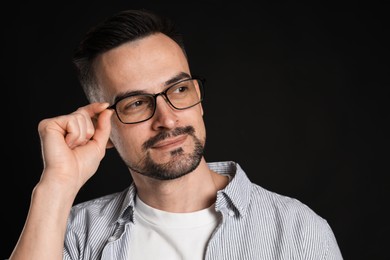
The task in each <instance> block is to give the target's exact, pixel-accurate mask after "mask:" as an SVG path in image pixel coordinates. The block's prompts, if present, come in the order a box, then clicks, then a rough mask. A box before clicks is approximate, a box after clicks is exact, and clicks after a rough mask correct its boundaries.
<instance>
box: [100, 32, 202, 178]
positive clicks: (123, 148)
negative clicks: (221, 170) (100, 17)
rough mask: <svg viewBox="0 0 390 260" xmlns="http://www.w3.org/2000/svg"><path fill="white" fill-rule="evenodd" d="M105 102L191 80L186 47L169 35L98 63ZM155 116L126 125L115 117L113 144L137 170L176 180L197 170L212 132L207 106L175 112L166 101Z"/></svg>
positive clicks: (128, 45)
mask: <svg viewBox="0 0 390 260" xmlns="http://www.w3.org/2000/svg"><path fill="white" fill-rule="evenodd" d="M94 68H95V70H96V75H97V79H98V83H99V85H100V86H101V87H102V96H103V98H104V100H106V101H108V102H110V103H111V104H112V103H113V102H114V100H115V98H116V97H117V96H120V95H123V94H126V93H130V92H133V91H137V92H143V93H150V94H155V93H159V92H161V91H163V90H165V89H166V88H167V87H169V86H171V85H172V84H173V83H175V82H178V81H180V80H183V79H186V78H189V77H190V70H189V66H188V62H187V59H186V57H185V56H184V53H183V51H182V50H181V48H180V47H179V46H178V45H177V44H176V43H175V42H174V41H172V40H171V39H170V38H168V37H167V36H165V35H163V34H154V35H151V36H148V37H146V38H143V39H140V40H137V41H134V42H131V43H126V44H123V45H121V46H119V47H117V48H115V49H113V50H110V51H108V52H106V53H104V54H102V55H101V56H100V57H98V58H97V60H96V62H95V67H94ZM156 105H157V108H156V112H155V114H154V116H153V117H152V118H151V119H149V120H147V121H145V122H141V123H137V124H123V123H121V122H120V121H119V119H118V117H117V116H116V115H114V116H113V117H112V131H111V136H110V139H111V141H112V143H113V144H114V146H115V148H116V149H117V151H118V153H119V154H120V156H121V157H122V159H123V160H124V162H125V163H126V165H127V166H128V167H129V168H130V169H131V171H132V172H133V173H134V172H137V173H140V174H143V175H146V176H149V177H152V178H156V179H162V180H166V179H174V178H177V177H180V176H182V175H185V174H187V173H189V172H191V171H193V170H194V169H195V168H196V167H197V166H198V164H199V162H200V160H201V158H202V156H203V149H204V143H205V138H206V132H205V127H204V121H203V117H202V116H203V110H202V107H201V105H200V104H199V105H196V106H194V107H191V108H188V109H185V110H176V109H174V108H172V107H171V106H170V105H169V104H168V103H167V102H166V101H165V100H164V98H163V97H162V96H158V97H157V100H156Z"/></svg>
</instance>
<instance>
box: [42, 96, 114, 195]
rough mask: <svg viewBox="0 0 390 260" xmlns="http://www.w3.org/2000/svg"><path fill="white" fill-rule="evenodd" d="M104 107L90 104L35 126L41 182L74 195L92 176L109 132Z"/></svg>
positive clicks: (108, 121) (109, 128)
mask: <svg viewBox="0 0 390 260" xmlns="http://www.w3.org/2000/svg"><path fill="white" fill-rule="evenodd" d="M107 107H108V104H107V103H92V104H89V105H87V106H84V107H80V108H78V109H77V110H76V111H74V112H73V113H71V114H68V115H63V116H58V117H54V118H49V119H44V120H42V121H41V122H40V123H39V125H38V132H39V136H40V140H41V149H42V156H43V162H44V171H43V174H42V176H41V181H40V182H41V183H42V182H48V181H49V182H55V183H56V184H60V185H66V187H67V188H70V189H74V190H73V191H74V192H75V193H77V192H78V190H79V189H80V188H81V187H82V186H83V185H84V184H85V182H86V181H87V180H88V179H89V178H90V177H91V176H92V175H93V174H94V173H95V172H96V170H97V168H98V166H99V164H100V161H101V160H102V159H103V157H104V155H105V152H106V148H107V143H108V140H109V135H110V131H111V122H110V118H111V115H112V113H113V112H112V111H111V110H107V109H106V108H107Z"/></svg>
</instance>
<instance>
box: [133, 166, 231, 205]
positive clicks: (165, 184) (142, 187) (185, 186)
mask: <svg viewBox="0 0 390 260" xmlns="http://www.w3.org/2000/svg"><path fill="white" fill-rule="evenodd" d="M132 176H133V180H134V183H135V186H136V187H137V194H138V196H139V197H140V199H141V200H142V201H143V202H145V203H146V204H148V205H149V206H151V207H153V208H157V209H160V210H164V211H168V212H178V213H179V212H181V213H184V212H194V211H198V210H201V209H205V208H208V207H210V206H211V205H212V204H213V203H214V202H215V200H216V197H217V191H218V190H221V189H223V188H224V187H225V186H226V185H227V183H228V178H227V177H225V176H222V175H220V174H218V173H216V172H213V171H211V170H210V169H209V168H208V166H207V163H206V162H205V160H204V159H202V161H201V163H200V164H199V166H198V168H197V169H196V170H195V171H193V172H191V173H189V174H187V175H185V176H182V177H180V178H178V179H174V180H165V181H161V180H155V179H152V178H150V177H146V176H143V175H140V174H132Z"/></svg>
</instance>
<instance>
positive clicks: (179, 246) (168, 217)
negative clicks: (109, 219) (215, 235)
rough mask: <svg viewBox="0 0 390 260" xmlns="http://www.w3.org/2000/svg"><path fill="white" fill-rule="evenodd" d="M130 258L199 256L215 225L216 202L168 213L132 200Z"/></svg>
mask: <svg viewBox="0 0 390 260" xmlns="http://www.w3.org/2000/svg"><path fill="white" fill-rule="evenodd" d="M134 217H135V220H134V221H135V227H134V233H132V238H131V245H130V250H131V252H130V256H131V259H140V260H149V259H151V260H156V259H169V260H175V259H181V260H182V259H185V260H191V259H196V260H201V259H203V257H204V252H205V248H206V245H207V242H208V240H209V238H210V236H211V234H212V232H213V231H214V229H215V228H216V227H217V225H218V220H219V215H218V214H217V213H216V211H215V205H212V206H211V207H209V208H207V209H203V210H200V211H196V212H191V213H171V212H166V211H162V210H158V209H155V208H152V207H150V206H149V205H146V204H145V203H144V202H143V201H141V200H140V199H139V198H138V196H137V197H136V203H135V211H134Z"/></svg>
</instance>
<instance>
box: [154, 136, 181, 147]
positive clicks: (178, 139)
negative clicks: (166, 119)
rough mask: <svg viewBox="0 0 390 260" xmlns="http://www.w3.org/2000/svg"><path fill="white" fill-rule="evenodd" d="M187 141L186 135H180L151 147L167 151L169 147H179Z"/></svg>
mask: <svg viewBox="0 0 390 260" xmlns="http://www.w3.org/2000/svg"><path fill="white" fill-rule="evenodd" d="M186 139H187V135H180V136H176V137H174V138H167V139H165V140H163V141H160V142H158V143H156V144H155V145H153V146H152V148H153V149H168V148H171V147H175V146H179V145H181V144H182V143H184V141H185V140H186Z"/></svg>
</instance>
